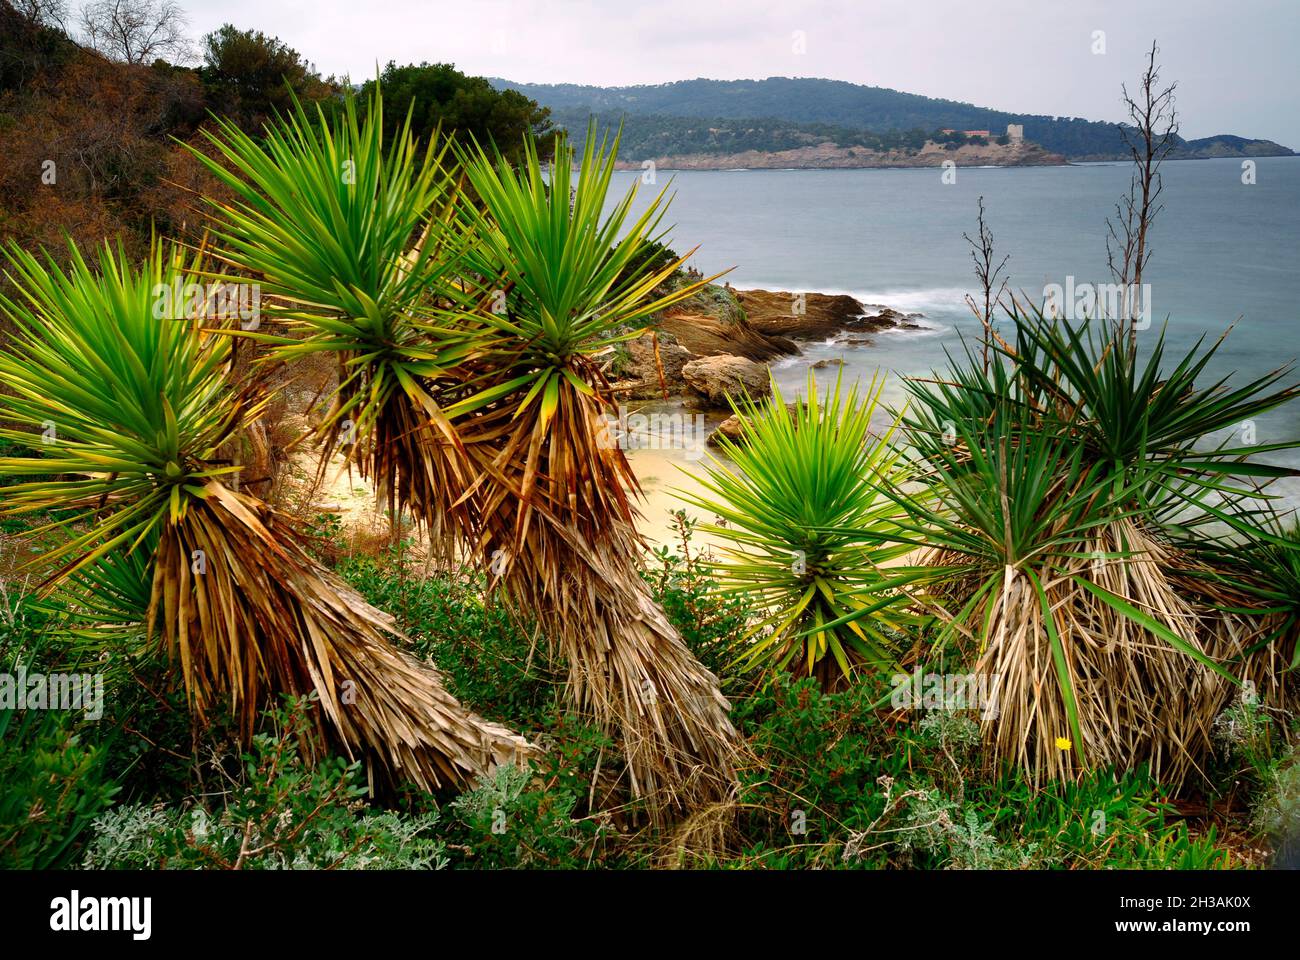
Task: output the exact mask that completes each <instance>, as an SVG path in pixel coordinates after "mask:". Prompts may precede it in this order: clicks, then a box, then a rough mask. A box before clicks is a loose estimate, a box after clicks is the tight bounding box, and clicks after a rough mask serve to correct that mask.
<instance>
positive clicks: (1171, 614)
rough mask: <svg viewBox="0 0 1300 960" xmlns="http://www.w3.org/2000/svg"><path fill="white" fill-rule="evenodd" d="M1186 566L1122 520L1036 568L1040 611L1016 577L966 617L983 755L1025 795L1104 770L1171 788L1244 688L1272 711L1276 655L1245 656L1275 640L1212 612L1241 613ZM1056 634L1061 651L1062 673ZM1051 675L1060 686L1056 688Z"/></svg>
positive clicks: (1203, 753) (942, 559)
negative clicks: (1017, 780)
mask: <svg viewBox="0 0 1300 960" xmlns="http://www.w3.org/2000/svg"><path fill="white" fill-rule="evenodd" d="M925 559H926V562H928V563H931V564H934V565H936V566H945V565H948V564H954V565H956V564H960V563H961V561H962V559H963V558H962V557H961V556H959V555H945V554H943V553H942V552H933V553H931V554H930V555H929V556H928V557H926V558H925ZM1193 567H1194V564H1193V563H1192V561H1191V560H1190V558H1188V557H1187V556H1185V555H1183V554H1182V553H1181V552H1180V551H1178V550H1177V549H1175V548H1174V547H1172V546H1170V545H1168V544H1167V543H1165V542H1162V541H1161V540H1160V539H1159V538H1157V537H1155V536H1153V535H1151V534H1150V533H1149V532H1148V531H1147V530H1146V529H1145V528H1144V526H1143V525H1142V524H1141V523H1139V522H1135V521H1134V520H1132V519H1122V520H1116V521H1112V522H1110V523H1108V524H1106V525H1104V526H1101V527H1099V528H1097V530H1096V531H1094V533H1093V534H1092V536H1091V537H1090V538H1089V539H1088V540H1086V541H1085V542H1083V543H1081V544H1080V545H1079V546H1078V548H1077V549H1076V550H1071V551H1070V553H1069V555H1066V554H1064V553H1062V554H1058V555H1055V556H1053V557H1052V558H1051V559H1050V561H1048V562H1046V563H1044V564H1041V565H1038V564H1036V565H1035V566H1034V568H1033V569H1034V570H1035V573H1036V575H1037V576H1038V577H1039V578H1040V582H1041V585H1042V588H1043V594H1045V596H1046V600H1047V602H1046V604H1044V602H1043V598H1042V596H1040V594H1039V592H1038V589H1037V587H1036V586H1035V584H1034V582H1033V580H1032V579H1031V578H1030V576H1029V575H1028V574H1027V573H1025V572H1024V571H1016V572H1014V573H1013V572H1011V571H1007V573H1006V575H1005V576H1004V578H1003V581H1002V584H1001V589H1000V590H996V591H993V592H991V593H990V594H989V596H988V597H987V598H986V599H985V600H984V601H983V602H981V603H980V604H979V605H978V606H977V607H976V608H975V609H973V610H971V611H970V612H969V614H968V616H967V617H966V626H967V628H968V629H969V630H970V631H971V633H972V634H975V635H979V633H980V632H981V631H984V636H985V637H986V638H987V640H986V645H985V646H984V648H983V649H981V650H979V651H977V654H978V659H977V660H976V662H975V665H974V667H973V670H974V672H975V673H976V674H977V675H982V676H986V677H987V678H988V689H989V690H990V693H991V696H992V698H993V704H994V705H995V709H991V710H985V712H984V714H983V729H984V734H985V738H986V741H987V742H989V743H990V744H991V746H992V747H993V750H994V756H995V757H996V758H998V759H1004V760H1009V761H1012V762H1014V763H1016V764H1018V765H1020V766H1021V767H1022V768H1023V769H1025V770H1026V771H1028V772H1029V773H1030V774H1031V776H1032V778H1033V780H1034V782H1036V783H1037V782H1042V781H1043V780H1060V779H1070V778H1073V777H1074V776H1076V775H1078V774H1079V773H1080V772H1082V771H1083V770H1095V769H1098V768H1102V767H1105V766H1107V765H1112V764H1113V765H1116V766H1118V767H1121V768H1127V767H1130V766H1134V765H1137V764H1140V763H1149V764H1150V766H1151V772H1152V774H1153V776H1154V777H1156V779H1158V780H1159V781H1160V782H1161V783H1163V784H1165V785H1167V786H1170V787H1177V786H1179V785H1180V784H1182V783H1183V782H1184V781H1185V780H1186V779H1187V778H1188V777H1189V776H1190V775H1191V774H1193V773H1196V772H1198V771H1200V772H1203V771H1204V764H1205V762H1206V760H1207V759H1208V758H1209V756H1210V754H1211V751H1212V749H1213V743H1212V738H1211V734H1212V728H1213V722H1214V719H1215V717H1217V716H1218V715H1219V714H1220V713H1221V712H1222V711H1223V710H1224V709H1225V708H1226V707H1228V706H1229V705H1230V704H1231V703H1232V701H1233V700H1234V699H1235V698H1237V697H1239V696H1241V694H1242V690H1243V687H1245V688H1246V689H1248V690H1251V689H1253V690H1254V691H1257V693H1258V695H1259V696H1260V698H1261V699H1262V700H1263V701H1265V702H1270V703H1275V704H1276V703H1279V702H1280V701H1281V699H1282V697H1283V690H1282V683H1281V680H1280V679H1279V678H1280V677H1281V676H1282V671H1283V669H1284V668H1285V666H1286V663H1287V660H1286V658H1285V657H1284V652H1283V651H1281V650H1280V649H1278V646H1277V645H1276V644H1268V645H1264V646H1263V648H1262V649H1259V650H1254V649H1253V648H1255V647H1256V646H1259V644H1260V641H1261V640H1262V639H1263V638H1264V637H1265V636H1267V635H1268V634H1269V633H1271V632H1272V627H1271V625H1270V623H1269V621H1268V620H1267V619H1261V618H1258V617H1246V616H1242V615H1239V614H1236V613H1231V612H1225V611H1224V610H1222V609H1219V608H1218V606H1219V605H1222V606H1238V607H1242V606H1246V605H1247V604H1245V603H1244V602H1242V601H1241V600H1240V599H1236V601H1235V602H1234V598H1232V597H1229V596H1227V595H1223V594H1221V595H1219V596H1209V595H1207V594H1206V592H1205V591H1206V590H1207V583H1208V582H1209V581H1208V580H1206V579H1205V578H1198V577H1194V576H1192V575H1190V572H1191V571H1192V570H1193ZM1075 577H1080V578H1086V579H1087V580H1088V581H1089V582H1091V583H1093V584H1095V585H1096V586H1098V587H1100V588H1102V589H1103V590H1105V591H1107V592H1108V593H1110V594H1112V595H1114V596H1115V597H1118V598H1120V599H1121V600H1122V601H1124V602H1125V603H1127V604H1128V605H1130V606H1131V607H1134V608H1136V609H1137V610H1139V611H1141V613H1142V614H1145V615H1146V616H1147V617H1149V618H1151V619H1152V620H1154V621H1155V622H1157V623H1158V624H1159V625H1160V626H1162V627H1164V628H1165V630H1167V631H1168V632H1169V633H1171V634H1174V635H1176V636H1177V637H1179V638H1183V641H1184V642H1185V643H1186V644H1187V645H1189V646H1191V647H1192V648H1193V649H1194V650H1196V651H1197V652H1199V653H1201V654H1203V655H1204V656H1205V657H1208V658H1209V659H1210V660H1212V661H1214V662H1215V663H1217V664H1219V665H1220V666H1222V667H1223V668H1224V669H1225V671H1226V672H1227V673H1230V674H1231V675H1232V676H1233V677H1235V678H1236V679H1237V680H1238V681H1239V682H1240V685H1239V684H1238V683H1234V682H1233V681H1232V680H1230V679H1228V678H1227V677H1226V676H1224V675H1222V674H1220V673H1218V672H1216V671H1214V670H1213V669H1211V668H1210V667H1208V666H1206V665H1205V664H1203V663H1201V662H1200V661H1198V660H1197V659H1196V658H1195V657H1194V656H1189V655H1188V654H1187V652H1185V651H1184V650H1180V649H1179V648H1178V647H1177V646H1176V645H1174V644H1172V643H1170V642H1169V640H1168V638H1167V637H1164V636H1159V635H1157V633H1156V632H1154V631H1153V630H1151V629H1149V628H1148V627H1146V626H1144V625H1143V624H1141V623H1139V622H1138V621H1137V620H1135V619H1134V618H1132V617H1130V616H1125V615H1124V614H1123V613H1122V612H1120V611H1118V610H1116V608H1115V606H1114V605H1113V604H1111V603H1108V602H1106V601H1105V600H1103V599H1101V598H1100V597H1099V596H1098V595H1096V594H1095V593H1093V592H1091V591H1090V590H1088V589H1086V588H1084V587H1083V586H1081V585H1080V584H1079V582H1078V580H1076V579H1075ZM975 586H978V584H975ZM955 599H956V600H957V601H958V602H957V603H956V604H954V606H961V605H962V601H964V600H965V599H966V598H965V597H964V596H963V595H962V593H961V591H960V589H959V590H958V591H957V593H956V594H955ZM1045 607H1046V609H1045ZM1049 611H1050V613H1049ZM1049 615H1050V616H1051V617H1052V618H1053V621H1052V623H1051V624H1050V626H1051V629H1049V623H1048V621H1047V619H1046V618H1047V617H1048V616H1049ZM985 624H987V627H985V626H984V625H985ZM1053 633H1055V634H1056V635H1057V636H1058V637H1059V640H1060V654H1061V658H1060V661H1058V660H1057V659H1056V656H1055V652H1054V650H1053V646H1054V645H1053V639H1052V637H1053ZM1062 668H1064V670H1065V671H1066V673H1067V675H1068V683H1062V682H1061V681H1060V676H1059V673H1060V671H1061V669H1062ZM1066 690H1068V691H1069V694H1067V693H1065V691H1066ZM1071 697H1072V698H1073V700H1074V709H1075V710H1076V711H1077V718H1078V723H1077V726H1076V725H1075V724H1074V723H1073V722H1072V720H1071V717H1070V712H1071V705H1070V703H1069V702H1068V701H1069V699H1070V698H1071ZM1076 730H1077V731H1078V734H1081V741H1082V742H1081V743H1077V742H1076V740H1078V739H1080V738H1079V736H1078V734H1076Z"/></svg>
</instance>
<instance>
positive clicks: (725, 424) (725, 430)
mask: <svg viewBox="0 0 1300 960" xmlns="http://www.w3.org/2000/svg"><path fill="white" fill-rule="evenodd" d="M797 406H798V404H797V403H787V404H786V405H785V408H786V409H787V410H789V411H790V412H791V413H792V414H793V413H794V411H795V407H797ZM747 423H748V421H747V420H746V419H745V418H744V417H742V416H741V415H740V414H738V413H733V414H732V415H731V416H729V417H727V419H726V420H723V421H722V422H721V423H720V424H718V426H717V428H716V429H714V431H713V432H712V433H710V434H709V441H708V442H709V443H710V444H711V445H712V446H715V447H718V446H721V444H720V443H719V442H718V441H719V439H721V438H726V439H727V440H730V441H731V442H732V443H738V442H740V440H741V439H742V438H743V437H744V435H745V426H746V425H747Z"/></svg>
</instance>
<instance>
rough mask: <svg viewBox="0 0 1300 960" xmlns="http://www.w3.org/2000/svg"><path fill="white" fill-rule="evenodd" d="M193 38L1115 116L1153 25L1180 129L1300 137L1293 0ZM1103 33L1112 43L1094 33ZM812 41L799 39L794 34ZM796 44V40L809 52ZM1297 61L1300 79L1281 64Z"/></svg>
mask: <svg viewBox="0 0 1300 960" xmlns="http://www.w3.org/2000/svg"><path fill="white" fill-rule="evenodd" d="M183 6H184V8H185V9H186V12H187V14H188V15H189V23H190V32H191V34H192V35H193V36H194V38H195V39H196V40H197V39H198V38H199V37H200V36H201V35H202V34H204V33H206V32H208V31H211V30H214V29H216V28H217V27H219V26H221V25H222V24H223V23H227V22H229V23H233V24H234V25H235V26H237V27H239V28H241V29H257V30H261V31H262V32H264V33H268V34H273V35H275V36H278V37H279V38H280V39H282V40H284V41H285V42H286V43H288V44H290V45H291V46H293V47H294V48H295V49H297V50H298V52H299V53H301V54H302V55H303V56H304V57H306V58H307V59H308V60H310V61H311V62H312V63H314V64H315V65H316V67H317V68H318V69H320V70H321V71H322V72H323V73H326V74H331V73H332V74H336V75H344V74H347V75H350V76H351V77H352V78H353V79H354V80H364V79H366V78H367V77H369V76H371V75H372V74H373V73H374V72H375V68H376V65H379V66H382V65H383V64H385V63H387V62H388V61H389V60H393V61H396V62H397V63H399V64H403V63H418V62H421V61H430V62H450V63H454V64H455V65H456V66H457V68H459V69H460V70H462V71H464V72H466V73H469V74H475V75H480V76H491V77H502V78H504V79H507V80H511V81H514V82H518V83H578V84H585V85H593V86H602V87H610V86H634V85H657V84H662V83H670V82H673V81H677V80H691V79H697V78H706V79H716V80H740V79H756V80H757V79H764V78H766V77H770V76H786V77H807V78H818V79H828V80H843V81H847V82H849V83H856V84H863V85H867V86H877V87H888V88H890V89H894V90H901V91H904V92H906V93H916V94H921V95H924V96H929V97H936V98H941V99H946V100H957V101H963V102H966V103H970V104H974V105H976V106H980V107H989V108H992V109H997V110H1005V111H1010V112H1015V113H1032V114H1045V115H1048V116H1064V117H1084V118H1087V119H1089V120H1109V121H1118V120H1120V119H1122V118H1123V116H1124V114H1123V108H1122V106H1121V104H1120V84H1121V83H1128V84H1129V87H1130V89H1132V88H1133V87H1134V85H1135V84H1136V79H1137V77H1138V75H1139V73H1140V71H1141V68H1142V60H1143V57H1144V55H1145V51H1146V49H1147V48H1148V47H1149V46H1150V44H1151V41H1152V40H1153V39H1158V40H1159V43H1160V49H1161V53H1160V62H1161V64H1162V65H1163V76H1164V78H1165V79H1166V80H1167V81H1177V82H1178V109H1179V114H1180V117H1181V120H1182V124H1183V128H1182V134H1183V136H1185V137H1186V138H1187V139H1189V140H1190V139H1198V138H1201V137H1207V136H1213V135H1216V134H1237V135H1240V136H1244V137H1251V138H1259V139H1268V140H1275V141H1277V142H1279V143H1281V144H1284V145H1285V146H1288V147H1292V148H1300V84H1297V83H1290V82H1287V81H1288V80H1290V79H1297V78H1300V71H1296V69H1295V67H1294V66H1291V67H1288V66H1287V65H1288V64H1294V62H1295V61H1294V56H1293V51H1292V49H1291V48H1292V45H1293V43H1294V41H1295V38H1296V37H1298V36H1300V4H1296V3H1294V2H1290V0H1244V2H1240V3H1238V4H1236V5H1235V6H1234V7H1232V8H1223V7H1220V6H1219V5H1217V4H1216V3H1215V2H1213V0H1186V2H1178V3H1173V2H1160V3H1152V4H1147V5H1144V6H1143V7H1142V8H1140V9H1133V8H1132V6H1131V5H1126V4H1124V3H1121V2H1117V0H1083V2H1079V3H1074V4H1071V5H1070V6H1069V7H1059V6H1056V5H1049V4H1035V3H1031V2H1028V0H999V2H990V3H986V4H982V5H978V6H976V5H971V4H966V3H962V2H958V0H928V2H926V0H910V2H908V0H881V2H878V3H871V4H870V5H867V4H864V3H860V2H856V3H855V2H849V0H802V2H799V0H795V2H777V0H752V2H746V3H736V2H731V0H719V2H714V3H710V4H709V5H707V6H706V5H702V4H695V3H688V2H685V0H662V2H659V3H656V4H653V5H631V4H624V3H614V2H602V0H484V2H480V3H476V4H473V5H472V6H471V5H462V4H451V3H447V2H442V0H438V2H434V3H420V2H418V0H387V2H380V3H373V4H369V5H366V6H364V7H363V6H360V5H356V4H351V3H347V2H343V0H318V2H313V3H307V2H306V0H292V2H283V3H276V4H266V3H264V2H253V0H220V2H218V0H184V2H183ZM1098 31H1102V32H1103V33H1104V50H1105V52H1104V53H1094V52H1093V51H1094V50H1095V49H1097V47H1098V40H1097V32H1098ZM800 41H802V42H800ZM800 49H802V50H803V51H804V52H799V50H800ZM1286 70H1289V71H1290V72H1291V73H1292V74H1296V76H1293V77H1286V76H1283V75H1282V72H1283V71H1286Z"/></svg>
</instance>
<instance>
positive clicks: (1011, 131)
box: [1007, 123, 1025, 143]
mask: <svg viewBox="0 0 1300 960" xmlns="http://www.w3.org/2000/svg"><path fill="white" fill-rule="evenodd" d="M1007 139H1008V140H1010V141H1011V142H1012V143H1021V142H1022V141H1023V140H1024V139H1025V125H1024V124H1023V123H1008V124H1007Z"/></svg>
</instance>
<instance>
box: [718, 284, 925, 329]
mask: <svg viewBox="0 0 1300 960" xmlns="http://www.w3.org/2000/svg"><path fill="white" fill-rule="evenodd" d="M737 295H738V297H739V299H740V304H741V306H742V307H744V308H745V315H746V317H747V318H748V321H749V325H750V326H751V327H753V328H754V329H755V330H758V331H759V332H760V333H764V334H767V335H768V336H780V337H789V338H792V339H795V340H825V339H828V338H830V337H833V336H836V335H837V334H839V333H841V332H843V331H846V330H863V331H875V330H885V329H888V328H890V327H893V326H896V325H897V324H898V323H899V322H900V321H901V320H902V319H903V315H902V314H900V313H898V312H897V311H895V310H890V309H889V308H888V307H886V308H885V309H883V310H881V311H880V312H879V313H877V314H874V315H872V316H868V315H867V309H866V307H864V306H863V305H862V303H861V302H860V301H859V300H857V299H855V298H853V297H850V296H849V295H848V294H844V293H839V294H829V293H795V292H790V291H784V290H739V291H737Z"/></svg>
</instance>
